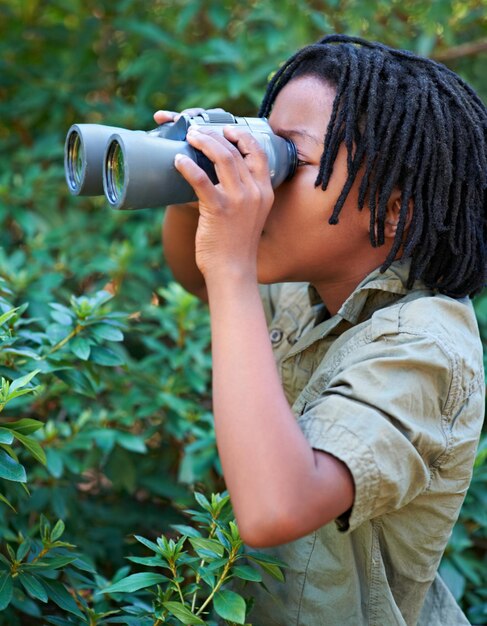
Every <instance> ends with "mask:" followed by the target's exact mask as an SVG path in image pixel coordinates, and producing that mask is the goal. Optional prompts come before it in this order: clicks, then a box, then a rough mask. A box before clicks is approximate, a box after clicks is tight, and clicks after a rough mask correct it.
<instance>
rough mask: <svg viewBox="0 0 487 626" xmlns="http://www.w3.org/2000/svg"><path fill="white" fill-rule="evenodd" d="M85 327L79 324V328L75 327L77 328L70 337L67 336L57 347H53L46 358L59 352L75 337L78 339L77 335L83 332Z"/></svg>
mask: <svg viewBox="0 0 487 626" xmlns="http://www.w3.org/2000/svg"><path fill="white" fill-rule="evenodd" d="M83 328H84V327H83V326H81V325H80V324H78V325H77V326H75V328H73V330H72V331H71V332H70V333H69V335H67V336H66V337H64V339H61V341H59V342H58V343H57V344H56V345H55V346H53V347H52V348H51V349H50V350H49V352H48V353H47V355H46V356H49V355H50V354H52V353H53V352H57V351H58V350H60V349H61V348H62V347H63V346H64V345H65V344H67V343H68V341H69V340H70V339H72V338H73V337H76V335H77V334H78V333H79V332H81V331H82V330H83Z"/></svg>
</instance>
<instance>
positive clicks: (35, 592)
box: [19, 572, 47, 602]
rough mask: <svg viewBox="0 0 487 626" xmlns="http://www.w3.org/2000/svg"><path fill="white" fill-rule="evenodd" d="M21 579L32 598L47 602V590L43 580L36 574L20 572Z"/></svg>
mask: <svg viewBox="0 0 487 626" xmlns="http://www.w3.org/2000/svg"><path fill="white" fill-rule="evenodd" d="M19 580H20V582H21V583H22V585H23V587H24V589H25V590H26V591H27V593H28V594H29V596H30V597H31V598H34V599H35V600H40V601H41V602H47V592H46V590H45V588H44V586H43V584H42V582H41V581H40V580H39V579H38V578H37V577H36V576H34V574H25V573H23V572H22V573H21V574H19Z"/></svg>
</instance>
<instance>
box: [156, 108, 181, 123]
mask: <svg viewBox="0 0 487 626" xmlns="http://www.w3.org/2000/svg"><path fill="white" fill-rule="evenodd" d="M178 115H179V113H176V111H165V110H164V109H161V110H159V111H156V112H155V113H154V120H155V121H156V122H157V123H158V124H166V123H167V122H174V121H175V117H176V116H178Z"/></svg>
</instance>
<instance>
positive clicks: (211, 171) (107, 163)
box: [64, 111, 297, 209]
mask: <svg viewBox="0 0 487 626" xmlns="http://www.w3.org/2000/svg"><path fill="white" fill-rule="evenodd" d="M192 124H197V125H198V126H208V127H211V128H212V129H213V130H215V131H216V132H219V133H222V134H223V128H224V127H225V126H227V125H228V124H231V125H238V126H240V127H243V128H245V129H246V130H248V131H249V132H250V133H252V135H253V136H254V137H255V138H256V139H257V141H258V142H259V144H260V146H261V147H262V148H263V150H264V152H265V153H266V155H267V158H268V161H269V172H270V177H271V183H272V186H273V187H274V188H275V187H277V186H278V185H280V184H281V183H282V182H283V181H284V180H285V179H287V178H290V177H291V176H292V175H293V174H294V172H295V169H296V166H297V152H296V147H295V146H294V144H293V142H292V141H290V140H288V139H284V138H282V137H279V136H277V135H275V134H274V133H273V132H272V129H271V127H270V126H269V124H268V122H267V120H266V119H264V118H244V117H235V116H233V115H232V114H231V113H227V112H208V111H206V112H204V113H201V114H199V115H197V116H194V117H190V116H188V115H182V116H181V117H180V118H179V120H178V121H177V122H175V123H168V124H163V125H162V126H159V127H158V128H156V129H154V130H151V131H148V132H146V131H140V130H135V131H133V130H127V129H124V128H118V127H114V126H104V125H101V124H74V125H73V126H71V128H70V129H69V131H68V134H67V137H66V143H65V150H64V167H65V174H66V181H67V183H68V187H69V190H70V191H71V193H72V194H75V195H101V194H103V193H104V194H105V196H106V198H107V200H108V202H109V204H110V206H111V207H113V208H115V209H142V208H151V207H158V206H166V205H168V204H181V203H184V202H191V201H193V200H196V195H195V193H194V191H193V189H192V188H191V186H190V185H189V184H188V183H187V182H186V180H185V179H184V178H183V177H182V176H181V175H180V174H179V172H178V171H177V170H176V168H175V167H174V158H175V156H176V154H178V153H179V154H184V155H186V156H188V157H189V158H190V159H192V160H193V161H195V162H196V163H197V164H198V165H199V166H200V167H201V168H202V169H203V170H204V171H205V172H206V173H207V175H208V176H209V178H210V179H211V180H212V181H213V182H214V183H217V182H218V179H217V176H216V172H215V168H214V166H213V163H212V162H211V161H210V160H209V159H208V158H207V157H206V156H205V155H204V154H203V153H202V152H200V151H199V150H195V149H194V148H193V147H192V146H191V145H190V144H189V143H188V142H187V141H186V134H187V131H188V128H189V127H190V126H191V125H192Z"/></svg>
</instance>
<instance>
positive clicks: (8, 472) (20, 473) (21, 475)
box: [0, 450, 27, 483]
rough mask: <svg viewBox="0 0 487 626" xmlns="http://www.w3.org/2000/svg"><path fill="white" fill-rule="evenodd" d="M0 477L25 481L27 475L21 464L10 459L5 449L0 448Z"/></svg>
mask: <svg viewBox="0 0 487 626" xmlns="http://www.w3.org/2000/svg"><path fill="white" fill-rule="evenodd" d="M0 478H5V480H11V481H13V482H17V483H26V482H27V475H26V473H25V469H24V467H23V465H21V464H20V463H17V461H15V460H14V459H12V457H11V456H9V455H8V454H7V453H6V452H5V450H0Z"/></svg>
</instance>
